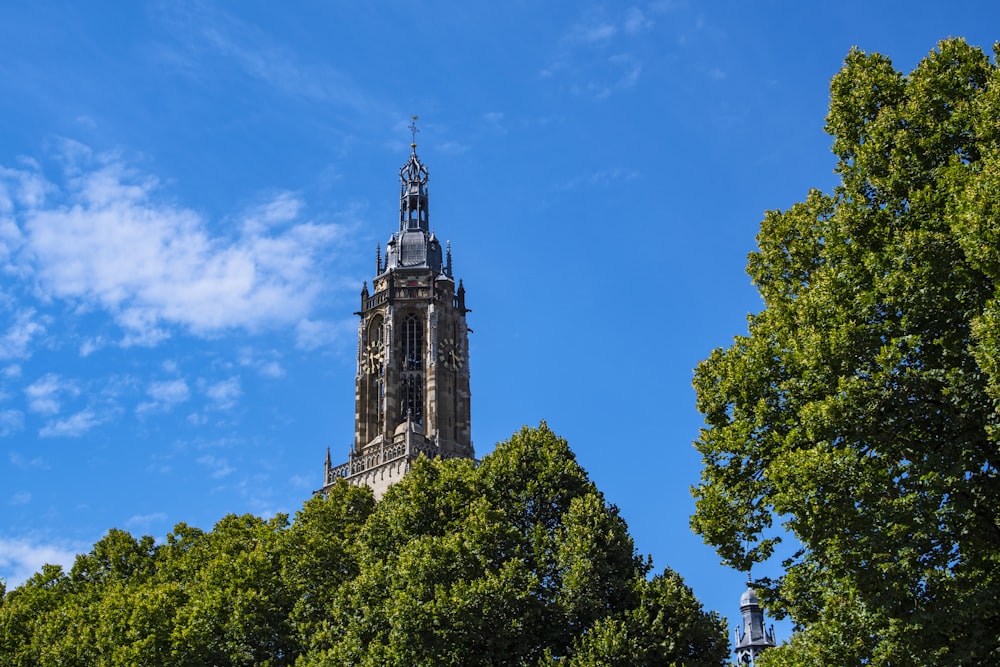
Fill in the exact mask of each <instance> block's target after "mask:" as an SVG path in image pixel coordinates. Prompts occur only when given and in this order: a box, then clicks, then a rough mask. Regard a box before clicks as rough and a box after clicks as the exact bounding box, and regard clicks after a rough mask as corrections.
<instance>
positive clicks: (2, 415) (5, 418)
mask: <svg viewBox="0 0 1000 667" xmlns="http://www.w3.org/2000/svg"><path fill="white" fill-rule="evenodd" d="M22 428H24V413H22V412H21V411H20V410H0V438H2V437H4V436H8V435H10V434H11V433H17V432H18V431H20V430H21V429H22Z"/></svg>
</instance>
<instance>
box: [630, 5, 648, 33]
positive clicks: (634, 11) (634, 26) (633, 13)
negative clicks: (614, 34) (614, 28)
mask: <svg viewBox="0 0 1000 667" xmlns="http://www.w3.org/2000/svg"><path fill="white" fill-rule="evenodd" d="M624 27H625V32H628V33H634V32H641V31H643V30H647V29H649V28H651V27H653V22H652V21H651V20H650V19H648V18H647V17H646V15H645V14H644V13H643V12H642V10H641V9H639V8H637V7H629V8H628V10H627V11H626V12H625V23H624Z"/></svg>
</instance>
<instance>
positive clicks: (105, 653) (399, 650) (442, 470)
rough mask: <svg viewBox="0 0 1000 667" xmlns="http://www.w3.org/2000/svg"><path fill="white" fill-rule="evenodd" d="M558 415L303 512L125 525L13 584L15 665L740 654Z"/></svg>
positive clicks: (706, 661) (339, 490) (7, 614)
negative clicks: (71, 560) (64, 567)
mask: <svg viewBox="0 0 1000 667" xmlns="http://www.w3.org/2000/svg"><path fill="white" fill-rule="evenodd" d="M647 570H648V565H647V564H646V563H645V562H644V561H643V560H642V559H640V558H638V557H637V556H636V554H635V549H634V546H633V543H632V539H631V537H630V536H629V535H628V529H627V527H626V525H625V522H624V521H623V520H622V519H621V517H620V516H619V515H618V511H617V509H616V508H614V507H613V506H611V505H608V504H607V503H606V502H605V500H604V498H603V496H602V495H601V494H600V492H599V491H598V490H597V488H596V487H595V486H594V484H593V483H592V482H591V481H590V480H589V479H588V477H587V474H586V473H585V472H584V471H583V469H582V468H580V467H579V465H578V464H577V463H576V461H575V459H574V457H573V454H572V452H571V451H570V449H569V446H568V445H567V444H566V442H565V441H564V440H562V439H561V438H558V437H556V436H555V434H553V433H552V432H551V431H550V430H549V429H548V427H546V426H545V425H544V424H542V425H541V426H540V427H539V428H537V429H528V428H525V429H523V430H522V431H521V432H520V433H517V434H515V435H514V437H512V438H511V439H510V440H509V441H508V442H505V443H501V444H500V445H499V446H498V447H497V449H496V451H495V452H494V453H493V454H491V455H490V456H487V457H486V458H485V459H484V460H483V461H482V463H481V464H480V465H478V466H477V465H475V464H474V463H473V462H472V461H466V460H452V461H439V460H434V461H431V460H427V459H421V460H419V461H417V462H416V463H415V465H414V467H413V469H412V470H411V471H410V473H409V474H408V475H407V476H406V477H404V478H403V480H402V481H400V482H399V483H397V484H396V485H394V486H393V487H391V488H390V489H389V491H388V492H387V493H386V495H385V498H384V499H383V500H382V501H381V502H379V503H377V504H376V503H375V501H374V500H373V497H372V494H371V492H370V491H369V490H368V489H359V488H354V487H350V486H348V485H347V484H346V483H343V482H341V483H338V484H337V485H336V486H334V487H333V489H332V490H331V491H330V492H329V494H328V495H327V496H326V497H325V498H319V497H317V498H312V499H310V500H308V501H307V502H306V503H305V504H304V505H303V507H302V509H301V510H300V511H299V512H298V513H297V514H296V516H295V520H294V522H292V523H291V524H289V522H288V520H287V517H285V516H277V517H275V518H273V519H271V520H269V521H265V520H263V519H260V518H257V517H253V516H248V515H244V516H235V515H232V516H227V517H225V518H223V519H222V520H221V521H220V522H219V523H218V524H216V525H215V527H214V528H213V530H211V531H209V532H205V531H202V530H199V529H197V528H193V527H191V526H188V525H186V524H183V523H181V524H178V525H177V526H176V527H175V528H174V532H173V533H171V534H170V535H168V536H167V540H166V542H165V543H164V544H162V545H160V546H156V545H154V543H153V541H152V539H151V538H148V537H143V538H141V539H135V538H133V537H132V536H131V535H129V534H128V533H126V532H124V531H119V530H112V531H110V532H109V533H108V535H107V536H105V537H104V538H103V539H102V540H101V541H100V542H98V543H97V544H95V545H94V548H93V550H92V551H91V552H90V553H89V554H86V555H82V556H80V557H78V558H77V561H76V563H75V564H74V566H73V568H72V570H71V572H70V573H69V574H68V575H67V574H64V573H63V572H62V571H61V570H60V569H59V568H53V567H47V568H45V569H44V570H43V571H42V572H41V573H39V574H38V575H36V576H35V577H34V578H33V579H31V580H30V581H29V582H27V583H26V584H24V585H23V586H21V587H18V588H16V589H15V590H13V591H11V592H10V593H7V594H6V595H4V596H3V597H2V598H0V665H19V666H20V665H43V666H45V665H137V664H147V665H165V666H172V665H178V666H180V665H206V666H207V665H272V666H277V665H293V664H296V665H302V666H307V665H338V666H339V665H373V666H374V665H379V666H383V665H535V664H547V663H550V662H552V661H553V660H555V658H556V657H558V658H559V659H560V660H563V661H564V662H565V664H577V665H598V664H600V665H606V664H620V665H650V666H653V665H674V664H684V665H721V664H722V663H723V661H724V660H725V657H726V652H727V643H726V640H725V633H724V631H723V629H722V628H721V625H720V623H719V620H718V618H717V617H716V616H715V615H714V614H706V613H705V612H704V611H702V609H701V606H700V604H699V603H698V601H697V600H696V599H695V598H694V596H693V595H692V593H691V591H690V589H688V588H687V587H686V586H684V584H683V582H682V581H681V580H680V577H679V576H677V575H676V574H675V573H673V572H671V571H669V570H668V571H666V572H665V573H664V574H663V575H662V576H658V577H654V578H653V579H649V580H647V579H646V577H645V575H646V573H647Z"/></svg>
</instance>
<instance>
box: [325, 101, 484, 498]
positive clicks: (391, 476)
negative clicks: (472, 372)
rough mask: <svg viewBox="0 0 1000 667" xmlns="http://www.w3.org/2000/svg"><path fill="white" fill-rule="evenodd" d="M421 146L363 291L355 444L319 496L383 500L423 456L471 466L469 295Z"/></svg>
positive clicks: (404, 172) (403, 172)
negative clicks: (362, 492) (344, 491)
mask: <svg viewBox="0 0 1000 667" xmlns="http://www.w3.org/2000/svg"><path fill="white" fill-rule="evenodd" d="M416 120H417V117H416V116H414V117H413V121H414V122H413V123H411V125H410V131H411V133H412V135H413V142H412V143H411V144H410V148H411V153H410V157H409V159H408V160H407V162H406V164H404V165H403V167H402V168H401V169H400V170H399V181H400V196H399V227H398V229H397V230H396V232H394V233H393V234H392V235H391V236H390V237H389V240H388V241H387V242H386V246H385V257H384V261H383V259H382V254H381V251H377V262H376V275H375V276H374V277H373V278H372V291H371V292H369V291H368V287H367V283H366V284H365V287H364V289H363V290H362V292H361V310H360V311H358V312H357V313H356V314H357V315H358V316H359V317H360V322H359V325H358V365H357V373H356V375H355V418H354V445H353V446H352V448H351V451H350V455H349V459H348V461H347V463H343V464H341V465H338V466H332V465H331V464H330V463H329V459H328V461H327V464H326V466H325V471H324V483H323V488H322V489H321V490H320V492H322V491H325V490H326V489H328V488H329V487H330V486H331V485H332V484H333V483H334V482H335V481H336V480H337V479H338V478H340V477H344V478H346V479H347V481H348V482H350V483H352V484H358V485H361V484H365V485H368V486H370V487H371V488H372V490H373V491H374V492H375V497H376V498H381V497H382V494H383V493H385V490H386V489H387V488H388V487H389V485H391V484H392V483H394V482H396V481H399V479H400V478H401V477H402V476H403V475H404V474H406V472H407V471H408V470H409V469H410V466H411V464H412V462H413V461H414V460H416V458H417V457H418V456H419V455H420V454H424V455H426V456H440V457H442V458H454V457H462V458H473V457H474V455H475V453H474V450H473V446H472V437H471V436H472V432H471V408H470V392H469V365H468V350H469V345H468V334H469V328H468V326H467V325H466V321H465V317H466V313H468V312H470V311H469V310H468V309H467V308H466V307H465V288H464V286H462V285H461V283H460V284H459V287H458V289H457V290H456V287H455V279H454V277H453V276H452V273H451V246H450V244H449V245H448V246H447V260H445V257H444V254H443V253H442V248H441V242H440V241H439V240H438V239H437V237H436V236H435V234H434V232H433V231H431V230H430V215H429V208H428V201H429V200H428V190H427V181H428V178H429V172H428V171H427V168H426V167H425V166H424V165H423V163H422V162H421V161H420V158H419V157H417V144H416V133H417V128H416Z"/></svg>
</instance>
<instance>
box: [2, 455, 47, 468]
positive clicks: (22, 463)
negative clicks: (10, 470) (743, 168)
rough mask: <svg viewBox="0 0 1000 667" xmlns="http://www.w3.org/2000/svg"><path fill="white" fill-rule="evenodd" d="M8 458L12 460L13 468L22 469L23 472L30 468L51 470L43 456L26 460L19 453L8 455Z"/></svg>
mask: <svg viewBox="0 0 1000 667" xmlns="http://www.w3.org/2000/svg"><path fill="white" fill-rule="evenodd" d="M7 458H8V459H9V460H10V464H11V465H12V466H14V467H15V468H20V469H21V470H27V469H28V468H41V469H43V470H48V469H49V465H48V463H47V462H46V461H45V459H43V458H42V457H41V456H36V457H35V458H33V459H30V460H26V459H25V458H24V457H23V456H21V455H20V454H18V453H17V452H11V453H10V454H8V456H7Z"/></svg>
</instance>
